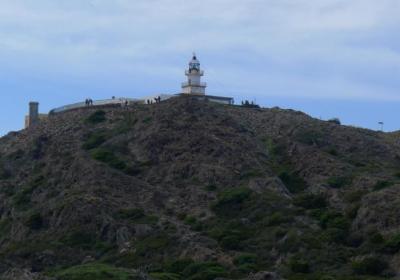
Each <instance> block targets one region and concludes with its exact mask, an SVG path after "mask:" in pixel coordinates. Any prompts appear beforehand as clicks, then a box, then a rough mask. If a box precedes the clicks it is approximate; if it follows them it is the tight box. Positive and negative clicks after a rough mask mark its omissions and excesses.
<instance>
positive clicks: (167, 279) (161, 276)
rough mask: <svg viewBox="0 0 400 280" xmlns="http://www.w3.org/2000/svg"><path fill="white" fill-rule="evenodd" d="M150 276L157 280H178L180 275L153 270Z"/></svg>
mask: <svg viewBox="0 0 400 280" xmlns="http://www.w3.org/2000/svg"><path fill="white" fill-rule="evenodd" d="M150 276H151V277H153V278H155V279H158V280H180V279H181V277H180V276H179V275H178V274H174V273H165V272H153V273H150Z"/></svg>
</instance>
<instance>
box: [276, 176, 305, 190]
mask: <svg viewBox="0 0 400 280" xmlns="http://www.w3.org/2000/svg"><path fill="white" fill-rule="evenodd" d="M278 177H279V178H280V179H281V180H282V182H283V183H284V184H285V186H286V188H287V189H288V190H289V191H290V192H291V193H298V192H301V191H304V190H305V189H306V188H307V184H306V182H305V181H304V180H303V178H301V177H300V176H299V175H298V173H296V172H292V173H289V172H287V171H283V172H281V173H280V174H279V176H278Z"/></svg>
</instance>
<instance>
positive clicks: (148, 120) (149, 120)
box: [143, 117, 153, 124]
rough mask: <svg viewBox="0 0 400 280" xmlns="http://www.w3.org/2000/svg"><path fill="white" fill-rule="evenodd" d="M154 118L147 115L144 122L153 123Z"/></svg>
mask: <svg viewBox="0 0 400 280" xmlns="http://www.w3.org/2000/svg"><path fill="white" fill-rule="evenodd" d="M152 120H153V118H152V117H146V118H144V119H143V123H145V124H148V123H151V121H152Z"/></svg>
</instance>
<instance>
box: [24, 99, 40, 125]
mask: <svg viewBox="0 0 400 280" xmlns="http://www.w3.org/2000/svg"><path fill="white" fill-rule="evenodd" d="M38 122H39V102H29V115H28V117H27V120H26V123H25V126H26V127H29V126H32V125H34V124H36V123H38Z"/></svg>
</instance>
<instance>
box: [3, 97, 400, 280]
mask: <svg viewBox="0 0 400 280" xmlns="http://www.w3.org/2000/svg"><path fill="white" fill-rule="evenodd" d="M399 187H400V142H399V141H398V138H397V137H396V136H395V134H393V135H389V134H385V133H382V132H374V131H370V130H365V129H359V128H353V127H346V126H341V125H338V124H336V123H331V122H325V121H320V120H316V119H313V118H311V117H309V116H307V115H305V114H303V113H301V112H296V111H292V110H281V109H279V108H273V109H257V108H244V107H240V106H224V105H218V104H214V103H207V102H202V101H196V100H193V99H191V98H178V99H173V100H168V101H166V102H163V103H161V104H153V105H137V106H135V107H132V108H129V109H127V110H126V109H122V108H113V107H104V108H101V109H98V108H86V109H81V110H76V111H70V112H66V113H63V114H58V115H54V116H51V117H50V118H49V119H48V120H47V121H44V122H42V123H41V124H40V125H38V126H37V127H34V128H30V129H28V130H24V131H21V132H16V133H10V134H9V135H7V136H5V137H3V138H1V139H0V218H1V219H0V275H1V273H4V274H3V278H4V279H22V276H21V273H22V272H23V269H25V272H24V273H25V274H26V276H24V277H26V279H44V277H49V278H48V279H61V280H65V279H162V280H164V279H182V280H183V279H192V280H202V279H205V280H207V279H216V278H218V277H219V278H221V279H222V278H224V279H280V277H282V279H321V280H322V279H387V278H394V277H395V276H396V275H398V276H400V253H399V252H400V188H399ZM11 269H13V270H11ZM27 271H30V272H31V273H28V272H27ZM265 271H269V272H273V273H271V274H268V273H266V272H265ZM257 272H259V273H258V274H256V275H254V274H255V273H257ZM250 274H253V276H249V275H250ZM18 275H19V276H18ZM149 275H150V276H149ZM268 275H269V276H268ZM278 275H279V276H278ZM42 277H43V278H42ZM146 277H147V278H146ZM251 277H253V278H251Z"/></svg>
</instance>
